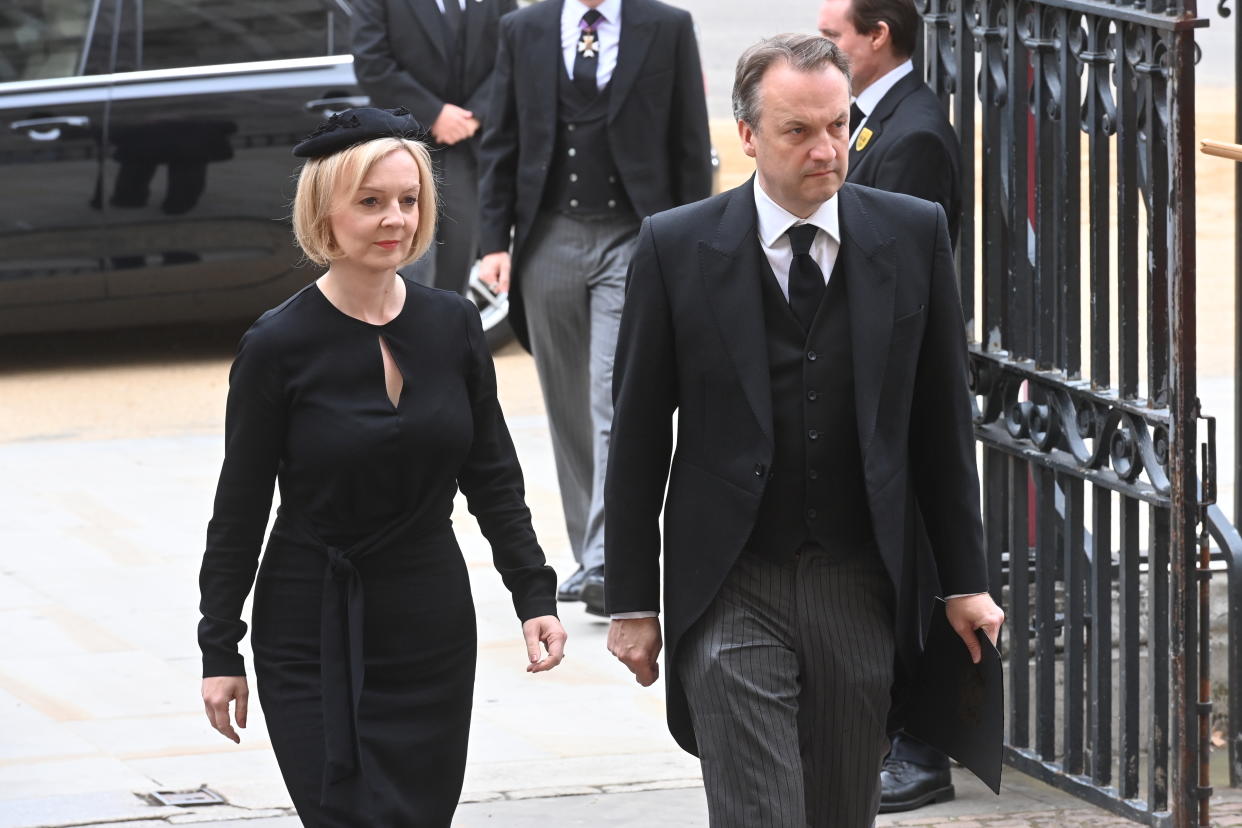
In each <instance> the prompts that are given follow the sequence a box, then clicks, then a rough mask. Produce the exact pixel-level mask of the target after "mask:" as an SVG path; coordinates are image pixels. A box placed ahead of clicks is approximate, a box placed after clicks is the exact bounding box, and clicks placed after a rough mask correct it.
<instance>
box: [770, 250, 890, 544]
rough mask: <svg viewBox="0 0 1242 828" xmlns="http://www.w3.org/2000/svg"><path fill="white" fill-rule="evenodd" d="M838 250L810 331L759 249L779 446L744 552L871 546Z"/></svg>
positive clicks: (840, 256) (840, 257)
mask: <svg viewBox="0 0 1242 828" xmlns="http://www.w3.org/2000/svg"><path fill="white" fill-rule="evenodd" d="M756 243H757V242H756ZM844 253H845V251H844V250H842V251H841V254H840V255H838V257H837V261H836V265H835V267H834V269H833V273H832V278H830V279H829V280H828V287H827V290H825V291H824V298H823V301H822V302H821V303H820V306H819V311H818V312H817V313H816V315H815V319H814V321H813V322H812V324H811V330H810V332H809V333H808V332H804V331H803V329H802V326H801V325H800V324H799V323H798V320H797V318H796V317H795V316H794V315H793V311H792V310H791V309H790V307H789V301H788V300H787V299H786V298H785V296H784V294H782V293H781V289H780V286H779V285H778V284H777V282H776V277H775V276H774V275H773V274H772V269H771V267H770V266H769V264H768V260H767V256H765V255H760V260H761V261H762V262H763V271H764V272H763V273H762V274H761V276H760V278H761V279H762V281H763V319H764V328H765V330H766V332H767V345H768V370H769V372H770V375H771V383H772V426H773V430H774V435H773V436H774V438H775V443H776V446H775V451H774V453H773V457H772V466H771V468H770V469H769V479H768V484H767V488H766V489H765V490H764V494H763V500H762V502H761V503H760V505H759V516H758V519H757V521H756V523H755V528H754V531H753V532H752V533H751V536H750V540H749V541H748V542H747V549H748V550H749V551H751V552H752V553H755V554H757V555H762V556H763V557H765V558H770V559H773V560H779V561H783V560H788V559H789V558H790V557H792V555H793V554H794V553H795V552H796V551H797V550H798V549H799V548H800V547H801V546H802V545H803V544H806V543H815V544H818V545H819V546H821V547H823V548H824V549H833V548H840V547H842V546H848V547H851V548H857V547H860V546H874V544H875V536H874V533H873V529H872V525H871V510H870V508H869V506H868V504H867V487H866V481H865V478H864V476H863V466H862V450H861V448H860V447H859V444H858V417H857V414H856V413H855V405H854V360H853V347H852V346H851V344H850V321H849V308H848V302H847V300H846V285H845V271H844V268H843V266H842V257H843V256H844Z"/></svg>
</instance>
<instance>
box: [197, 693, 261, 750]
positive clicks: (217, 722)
mask: <svg viewBox="0 0 1242 828" xmlns="http://www.w3.org/2000/svg"><path fill="white" fill-rule="evenodd" d="M249 699H250V688H249V687H247V685H246V677H245V676H211V677H210V678H205V679H203V708H204V709H205V710H206V711H207V721H209V722H211V726H212V727H214V728H215V729H216V730H218V731H220V732H221V733H223V734H224V735H225V736H226V737H227V738H229V739H232V740H233V741H234V742H236V743H237V744H241V737H240V736H238V735H237V731H236V730H234V729H233V725H232V723H231V722H230V721H229V702H232V701H236V702H237V707H236V710H235V711H234V712H235V713H236V716H237V726H238V727H242V728H244V727H245V726H246V707H247V704H248V702H249Z"/></svg>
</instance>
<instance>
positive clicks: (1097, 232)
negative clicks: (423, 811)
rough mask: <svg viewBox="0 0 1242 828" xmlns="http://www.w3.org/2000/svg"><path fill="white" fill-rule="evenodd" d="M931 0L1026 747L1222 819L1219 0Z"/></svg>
mask: <svg viewBox="0 0 1242 828" xmlns="http://www.w3.org/2000/svg"><path fill="white" fill-rule="evenodd" d="M920 2H921V10H922V12H923V18H924V22H925V27H926V34H927V39H926V47H925V49H924V62H925V67H926V70H927V72H926V74H927V78H928V81H929V83H931V84H932V86H933V88H934V89H935V90H936V91H937V92H938V93H939V94H940V95H941V97H942V99H943V100H944V101H945V105H946V107H947V108H948V110H949V112H950V114H951V117H952V119H953V122H954V124H955V125H956V127H957V129H958V133H959V135H960V136H961V141H962V154H963V175H964V194H963V195H964V198H963V216H962V229H961V239H960V244H959V254H958V265H959V269H960V276H961V292H962V302H963V306H964V308H965V311H966V319H967V326H968V331H969V334H970V337H971V339H972V354H971V359H972V368H973V380H974V391H975V393H976V395H977V401H978V417H977V421H976V434H977V436H978V440H979V442H980V444H981V455H982V472H983V478H984V481H983V482H984V486H983V490H984V493H985V496H984V519H985V530H986V537H987V543H988V550H989V556H990V565H991V567H992V572H993V577H992V583H993V584H994V585H995V590H996V592H997V598H998V599H999V600H1001V601H1002V605H1003V606H1004V607H1005V609H1006V612H1007V614H1008V623H1007V632H1006V635H1005V637H1004V639H1003V642H1002V644H1003V649H1004V651H1005V655H1006V658H1007V685H1008V686H1007V691H1008V698H1007V702H1008V732H1007V734H1006V748H1005V751H1006V760H1007V761H1008V762H1009V763H1010V764H1012V765H1014V766H1016V767H1017V768H1019V769H1021V770H1023V771H1025V772H1027V773H1031V774H1033V775H1035V776H1037V777H1040V778H1042V779H1044V780H1046V781H1049V782H1051V783H1053V784H1055V785H1057V786H1059V787H1062V788H1066V789H1068V790H1070V791H1072V792H1074V793H1076V794H1078V795H1080V796H1082V797H1083V798H1084V799H1087V800H1089V801H1091V802H1094V803H1095V804H1098V805H1102V806H1104V807H1106V808H1108V809H1110V810H1112V811H1115V812H1118V813H1120V814H1123V815H1126V816H1129V817H1131V818H1134V819H1136V820H1138V821H1140V822H1146V823H1148V824H1151V825H1175V826H1189V825H1195V824H1198V823H1199V820H1200V806H1201V804H1204V805H1205V803H1206V797H1207V794H1208V793H1209V792H1210V788H1208V787H1207V785H1208V780H1207V778H1206V776H1205V775H1201V772H1202V771H1205V770H1206V767H1207V762H1206V759H1204V756H1205V754H1204V752H1203V751H1205V750H1206V739H1205V738H1203V737H1205V736H1206V732H1205V731H1204V726H1205V722H1206V718H1205V717H1206V716H1207V708H1205V707H1204V706H1203V705H1201V704H1200V698H1201V696H1200V693H1201V686H1200V678H1201V677H1203V678H1206V677H1207V675H1208V665H1207V651H1206V647H1202V648H1201V646H1200V645H1201V644H1202V643H1203V642H1204V641H1206V631H1205V632H1204V635H1203V636H1201V635H1200V626H1201V616H1200V613H1201V612H1204V611H1205V607H1204V606H1203V605H1202V604H1201V601H1200V589H1201V579H1200V574H1199V573H1200V572H1201V570H1206V569H1207V562H1206V554H1205V553H1204V551H1203V550H1206V548H1207V541H1206V535H1205V532H1206V524H1207V520H1206V517H1205V514H1206V506H1207V504H1208V503H1210V502H1211V500H1212V498H1213V489H1214V486H1213V484H1212V468H1211V467H1212V462H1213V457H1212V455H1213V454H1214V447H1212V446H1209V445H1206V444H1205V446H1204V447H1203V451H1202V454H1201V453H1200V440H1199V431H1198V429H1197V422H1198V420H1199V418H1200V417H1199V410H1198V404H1197V400H1196V390H1195V246H1194V239H1195V213H1194V154H1193V153H1194V149H1195V148H1194V147H1193V146H1192V144H1193V136H1194V62H1193V52H1194V39H1193V31H1194V29H1195V28H1196V27H1198V26H1201V25H1206V21H1205V20H1201V19H1199V18H1198V16H1197V13H1196V7H1195V0H1132V1H1131V2H1101V1H1100V0H920ZM1084 237H1085V238H1084ZM1206 431H1210V429H1208V430H1206ZM1209 442H1210V441H1209ZM1201 460H1202V461H1203V462H1202V463H1201V462H1200V461H1201ZM1201 484H1202V496H1201V494H1200V486H1201ZM1201 535H1203V540H1202V542H1201V539H1200V536H1201ZM1201 558H1202V560H1201ZM1202 589H1203V590H1204V593H1203V594H1204V596H1206V586H1202ZM1203 623H1204V624H1206V621H1205V620H1204V621H1203ZM1232 726H1233V727H1234V728H1236V727H1237V726H1238V723H1232ZM1203 810H1204V813H1206V807H1205V808H1204V809H1203ZM1205 824H1206V823H1205Z"/></svg>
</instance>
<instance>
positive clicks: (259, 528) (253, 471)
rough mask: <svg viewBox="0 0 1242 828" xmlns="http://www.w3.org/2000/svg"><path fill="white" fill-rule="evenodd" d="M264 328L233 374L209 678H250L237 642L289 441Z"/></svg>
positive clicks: (209, 556)
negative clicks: (280, 466) (247, 675)
mask: <svg viewBox="0 0 1242 828" xmlns="http://www.w3.org/2000/svg"><path fill="white" fill-rule="evenodd" d="M260 325H261V323H258V324H256V326H255V327H252V328H251V329H250V330H249V331H247V333H246V335H245V336H244V337H242V341H241V344H240V345H239V346H238V350H237V357H236V358H235V359H234V361H233V367H232V369H231V371H230V372H229V395H228V405H227V408H226V414H225V426H224V431H225V449H224V464H223V467H222V468H221V469H220V481H219V484H218V485H217V487H216V500H215V508H214V512H213V514H212V518H211V522H210V523H209V524H208V526H207V548H206V551H204V553H203V564H202V568H201V570H200V572H199V591H200V603H199V609H200V611H201V612H202V615H203V618H202V620H201V621H200V622H199V625H198V642H199V647H200V648H201V649H202V653H203V675H204V676H205V677H206V676H240V675H245V664H244V662H243V659H242V656H241V655H240V654H239V653H238V651H237V643H238V642H239V641H240V640H241V638H242V636H243V635H245V633H246V624H245V622H244V621H242V620H241V612H242V605H243V604H244V603H245V601H246V596H247V595H248V594H249V593H250V588H251V586H252V585H253V584H254V577H255V571H256V569H257V567H258V560H259V551H260V548H261V547H262V545H263V533H264V530H265V529H266V528H267V520H268V517H269V515H270V513H271V508H272V491H273V487H274V484H275V480H276V471H277V468H278V466H279V464H280V455H281V447H282V445H283V442H284V427H285V423H284V421H285V402H284V393H283V390H282V387H281V381H280V373H279V366H278V364H277V358H276V355H275V354H274V352H273V349H272V348H271V343H270V342H267V341H265V338H264V337H263V335H262V330H261V327H260Z"/></svg>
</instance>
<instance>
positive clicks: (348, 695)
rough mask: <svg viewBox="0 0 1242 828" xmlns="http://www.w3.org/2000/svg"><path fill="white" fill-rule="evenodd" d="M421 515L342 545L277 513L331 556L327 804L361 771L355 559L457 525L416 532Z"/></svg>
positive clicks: (361, 603)
mask: <svg viewBox="0 0 1242 828" xmlns="http://www.w3.org/2000/svg"><path fill="white" fill-rule="evenodd" d="M422 517H423V516H422V515H421V514H419V513H418V512H417V511H416V512H413V513H411V514H408V515H404V516H402V517H400V518H397V519H396V520H393V521H391V522H389V523H387V524H385V525H384V526H382V527H380V528H379V529H377V530H376V531H374V532H372V533H371V534H369V535H367V536H365V537H364V538H362V539H361V540H359V541H357V542H356V543H354V544H352V545H350V546H348V547H346V548H344V549H342V548H341V547H339V546H336V545H334V544H330V543H328V542H326V541H324V540H323V539H322V538H321V537H320V536H319V534H318V532H316V530H315V527H314V525H313V524H312V523H311V522H310V521H309V520H308V519H306V518H305V517H304V516H302V515H300V514H298V513H296V512H294V511H293V510H291V509H287V508H286V507H284V506H281V507H280V508H279V509H278V510H277V512H276V526H277V528H278V529H287V530H291V531H292V533H293V534H294V536H295V537H297V538H298V539H300V540H302V541H303V542H305V543H307V544H308V545H310V546H313V547H315V548H317V549H320V550H321V551H322V552H323V553H324V555H325V556H326V558H327V566H326V567H325V568H324V575H323V598H322V603H321V606H320V616H319V619H320V620H319V678H320V684H321V693H322V696H323V741H324V758H325V762H324V775H323V793H322V797H321V803H320V804H325V805H326V804H327V802H326V800H327V799H328V798H329V792H330V791H331V790H332V787H333V785H334V784H335V783H338V782H341V781H343V780H345V779H348V778H350V777H352V776H353V775H354V774H355V773H357V771H358V761H359V755H360V752H359V744H358V705H359V703H360V702H361V700H362V687H363V680H364V678H365V674H366V662H365V659H364V655H365V650H364V649H363V635H362V633H363V625H364V619H365V618H366V614H365V611H364V610H365V597H364V595H363V590H362V577H361V575H359V573H358V569H357V567H356V566H355V564H356V563H357V562H358V561H359V560H361V559H362V558H365V557H367V556H368V555H371V554H372V553H374V552H377V551H380V550H383V549H385V548H388V547H389V546H390V545H392V544H394V543H395V542H398V541H402V540H404V541H407V542H409V541H411V540H412V539H414V538H417V540H419V541H429V540H434V539H435V538H438V537H441V536H443V535H449V536H451V535H452V525H451V524H447V523H446V524H445V526H444V527H443V529H442V530H437V531H435V532H430V533H428V532H415V530H416V529H418V528H419V527H418V522H419V519H420V518H422Z"/></svg>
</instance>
